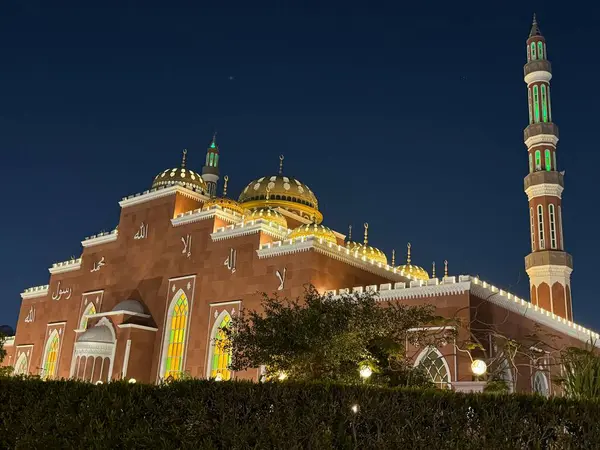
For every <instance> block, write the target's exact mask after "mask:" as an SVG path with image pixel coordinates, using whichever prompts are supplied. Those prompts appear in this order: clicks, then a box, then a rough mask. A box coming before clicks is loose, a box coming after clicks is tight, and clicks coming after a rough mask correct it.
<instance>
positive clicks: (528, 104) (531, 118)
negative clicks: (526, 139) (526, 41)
mask: <svg viewBox="0 0 600 450" xmlns="http://www.w3.org/2000/svg"><path fill="white" fill-rule="evenodd" d="M528 48H529V47H528ZM527 106H528V107H529V108H528V109H529V123H533V112H532V106H531V89H527Z"/></svg>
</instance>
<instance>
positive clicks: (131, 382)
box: [129, 378, 137, 384]
mask: <svg viewBox="0 0 600 450" xmlns="http://www.w3.org/2000/svg"><path fill="white" fill-rule="evenodd" d="M135 383H137V380H136V379H135V378H130V379H129V384H135Z"/></svg>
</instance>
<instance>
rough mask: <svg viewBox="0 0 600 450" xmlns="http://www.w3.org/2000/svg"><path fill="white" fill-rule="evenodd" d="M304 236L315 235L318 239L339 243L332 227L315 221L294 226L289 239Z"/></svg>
mask: <svg viewBox="0 0 600 450" xmlns="http://www.w3.org/2000/svg"><path fill="white" fill-rule="evenodd" d="M304 236H314V237H316V238H317V239H323V240H324V241H327V242H332V243H333V244H337V238H336V237H335V233H334V232H333V231H332V230H331V228H329V227H326V226H325V225H322V224H317V223H315V222H313V223H309V224H305V225H300V226H299V227H297V228H294V229H293V230H292V231H291V232H290V234H288V239H293V238H299V237H304Z"/></svg>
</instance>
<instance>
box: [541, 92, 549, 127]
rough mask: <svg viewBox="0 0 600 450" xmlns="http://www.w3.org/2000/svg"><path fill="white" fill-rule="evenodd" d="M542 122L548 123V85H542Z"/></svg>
mask: <svg viewBox="0 0 600 450" xmlns="http://www.w3.org/2000/svg"><path fill="white" fill-rule="evenodd" d="M542 121H543V122H548V105H547V103H546V85H545V84H542Z"/></svg>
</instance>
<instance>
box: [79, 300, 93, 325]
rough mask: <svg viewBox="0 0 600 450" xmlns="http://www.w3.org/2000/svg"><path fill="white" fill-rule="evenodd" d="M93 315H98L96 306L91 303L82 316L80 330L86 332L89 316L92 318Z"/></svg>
mask: <svg viewBox="0 0 600 450" xmlns="http://www.w3.org/2000/svg"><path fill="white" fill-rule="evenodd" d="M92 314H96V305H94V303H93V302H90V303H89V304H88V305H87V306H86V308H85V310H84V311H83V314H82V316H81V322H79V329H80V330H85V329H86V328H87V324H88V316H91V315H92Z"/></svg>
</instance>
